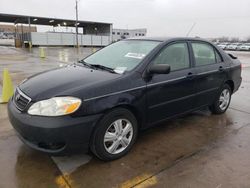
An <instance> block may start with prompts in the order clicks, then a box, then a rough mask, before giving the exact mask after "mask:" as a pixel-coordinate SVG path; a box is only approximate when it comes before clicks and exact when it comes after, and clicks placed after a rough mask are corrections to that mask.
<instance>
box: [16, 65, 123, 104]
mask: <svg viewBox="0 0 250 188" xmlns="http://www.w3.org/2000/svg"><path fill="white" fill-rule="evenodd" d="M120 76H121V75H119V74H114V73H110V72H107V71H103V70H93V69H90V68H86V67H83V66H79V65H70V66H67V67H62V68H58V69H53V70H50V71H46V72H43V73H39V74H36V75H34V76H32V77H30V78H28V79H27V80H26V81H24V82H23V83H22V84H20V85H19V88H20V89H21V90H22V91H23V92H24V93H25V94H26V95H28V96H29V97H30V98H31V99H32V100H33V101H37V100H43V99H47V98H51V97H55V96H66V95H71V94H72V91H73V90H74V91H75V90H82V89H84V88H88V87H90V86H91V87H93V86H94V85H95V84H101V83H103V82H105V81H109V80H112V79H115V78H118V77H120ZM77 97H79V96H77Z"/></svg>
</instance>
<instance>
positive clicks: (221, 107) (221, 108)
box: [210, 84, 232, 114]
mask: <svg viewBox="0 0 250 188" xmlns="http://www.w3.org/2000/svg"><path fill="white" fill-rule="evenodd" d="M231 95H232V91H231V88H230V86H229V85H228V84H225V85H224V86H223V87H222V89H221V91H220V93H219V95H218V96H217V98H216V100H215V102H214V103H213V104H212V105H211V106H210V110H211V112H212V113H214V114H222V113H224V112H225V111H226V110H227V108H228V107H229V104H230V101H231Z"/></svg>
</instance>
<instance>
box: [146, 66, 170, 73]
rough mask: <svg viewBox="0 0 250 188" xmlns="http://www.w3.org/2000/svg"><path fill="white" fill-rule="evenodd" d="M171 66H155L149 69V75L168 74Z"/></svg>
mask: <svg viewBox="0 0 250 188" xmlns="http://www.w3.org/2000/svg"><path fill="white" fill-rule="evenodd" d="M169 72H170V66H169V65H168V64H153V65H152V66H151V67H149V69H148V73H149V74H168V73H169Z"/></svg>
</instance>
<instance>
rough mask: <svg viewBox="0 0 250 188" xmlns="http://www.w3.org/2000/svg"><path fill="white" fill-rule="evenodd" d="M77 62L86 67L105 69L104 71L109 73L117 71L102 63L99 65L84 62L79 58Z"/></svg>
mask: <svg viewBox="0 0 250 188" xmlns="http://www.w3.org/2000/svg"><path fill="white" fill-rule="evenodd" d="M78 63H81V64H82V65H84V66H86V67H88V68H94V69H102V70H106V71H109V72H111V73H117V72H115V71H114V69H112V68H110V67H106V66H104V65H99V64H89V63H86V62H85V61H84V60H80V61H78Z"/></svg>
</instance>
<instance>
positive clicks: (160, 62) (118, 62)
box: [8, 37, 242, 161]
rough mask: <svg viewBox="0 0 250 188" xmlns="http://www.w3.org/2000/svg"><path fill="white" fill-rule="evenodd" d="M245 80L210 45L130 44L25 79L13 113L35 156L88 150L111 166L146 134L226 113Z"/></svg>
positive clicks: (230, 59) (173, 41)
mask: <svg viewBox="0 0 250 188" xmlns="http://www.w3.org/2000/svg"><path fill="white" fill-rule="evenodd" d="M241 80H242V78H241V63H240V61H239V60H238V59H237V58H235V57H234V56H232V55H228V54H227V53H225V52H224V51H223V50H221V49H219V48H218V47H216V46H215V45H213V44H212V43H210V42H208V41H205V40H202V39H196V38H144V37H142V38H134V39H125V40H122V41H120V42H116V43H113V44H111V45H109V46H107V47H105V48H103V49H101V50H99V51H97V52H96V53H94V54H92V55H90V56H88V57H86V58H85V59H83V60H81V61H79V62H78V63H75V64H72V65H69V66H66V67H61V68H58V69H53V70H50V71H47V72H43V73H40V74H37V75H34V76H32V77H30V78H28V79H26V80H25V81H23V82H22V83H21V84H20V85H18V87H17V89H16V91H15V94H14V96H13V97H12V99H11V100H10V101H9V103H8V113H9V119H10V122H11V123H12V125H13V127H14V128H15V130H16V131H17V134H18V135H19V136H20V138H21V140H22V141H23V142H24V143H25V144H27V145H28V146H30V147H31V148H34V149H36V150H39V151H43V152H46V153H50V154H65V153H69V152H72V150H73V151H74V150H77V151H79V150H81V151H82V150H84V151H88V150H89V149H90V150H91V151H92V152H93V153H94V154H95V155H96V156H97V157H98V158H100V159H102V160H105V161H108V160H114V159H118V158H120V157H122V156H124V155H125V154H126V153H128V151H129V150H130V149H131V148H132V146H133V144H134V143H135V141H136V137H137V135H138V131H140V130H142V129H146V128H149V127H151V126H152V125H155V124H157V123H159V122H162V121H165V120H167V119H170V118H173V117H176V116H180V115H183V114H187V113H190V112H192V111H195V110H197V109H200V108H204V107H209V108H210V110H211V112H212V113H214V114H222V113H224V112H226V110H227V108H228V106H229V104H230V100H231V95H232V94H233V93H234V92H236V91H237V90H238V88H239V86H240V84H241ZM141 149H143V148H141Z"/></svg>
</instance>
